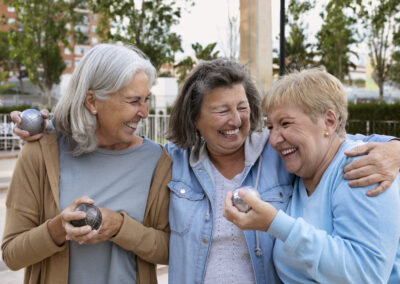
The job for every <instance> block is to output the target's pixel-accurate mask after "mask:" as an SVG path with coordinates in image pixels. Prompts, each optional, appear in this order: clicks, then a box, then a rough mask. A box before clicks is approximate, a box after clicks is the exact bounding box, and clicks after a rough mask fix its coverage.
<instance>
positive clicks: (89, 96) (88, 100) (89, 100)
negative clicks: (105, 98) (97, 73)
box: [85, 90, 97, 115]
mask: <svg viewBox="0 0 400 284" xmlns="http://www.w3.org/2000/svg"><path fill="white" fill-rule="evenodd" d="M96 101H97V98H96V95H95V94H94V92H93V91H92V90H89V91H87V93H86V97H85V106H86V108H87V109H88V110H89V111H90V112H91V113H92V114H93V115H95V114H97V108H96Z"/></svg>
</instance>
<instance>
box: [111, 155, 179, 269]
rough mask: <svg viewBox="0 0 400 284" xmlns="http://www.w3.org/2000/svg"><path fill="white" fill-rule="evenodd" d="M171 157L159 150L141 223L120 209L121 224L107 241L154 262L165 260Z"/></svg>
mask: <svg viewBox="0 0 400 284" xmlns="http://www.w3.org/2000/svg"><path fill="white" fill-rule="evenodd" d="M170 179H171V158H170V157H169V156H168V155H167V154H166V152H165V150H163V154H162V156H161V158H160V160H159V162H158V165H157V167H156V170H155V174H154V177H153V182H152V185H151V188H150V192H149V197H148V200H147V206H146V211H145V216H144V220H143V224H141V223H140V222H138V221H136V220H135V219H133V218H131V217H130V216H128V215H127V214H126V213H125V212H121V214H122V215H123V217H124V220H123V223H122V226H121V228H120V230H119V232H118V233H117V235H115V236H114V237H113V238H112V239H111V241H113V242H114V243H116V244H117V245H119V246H121V247H122V248H124V249H126V250H130V251H132V252H134V253H135V254H136V255H137V256H138V257H140V258H141V259H143V260H145V261H147V262H150V263H154V264H167V263H168V252H169V235H170V228H169V222H168V210H169V189H168V186H167V185H168V182H169V181H170Z"/></svg>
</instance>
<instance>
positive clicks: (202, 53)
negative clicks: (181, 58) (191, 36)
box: [192, 42, 219, 61]
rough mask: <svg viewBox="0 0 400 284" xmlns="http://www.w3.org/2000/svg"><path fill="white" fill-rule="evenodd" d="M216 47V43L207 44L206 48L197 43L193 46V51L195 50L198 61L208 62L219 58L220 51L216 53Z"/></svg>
mask: <svg viewBox="0 0 400 284" xmlns="http://www.w3.org/2000/svg"><path fill="white" fill-rule="evenodd" d="M216 46H217V43H216V42H213V43H210V44H207V45H206V46H205V47H203V46H202V45H201V44H200V43H198V42H196V43H194V44H192V49H193V50H194V53H195V56H196V58H197V59H198V60H204V61H208V60H214V59H217V58H218V53H219V51H214V49H215V47H216Z"/></svg>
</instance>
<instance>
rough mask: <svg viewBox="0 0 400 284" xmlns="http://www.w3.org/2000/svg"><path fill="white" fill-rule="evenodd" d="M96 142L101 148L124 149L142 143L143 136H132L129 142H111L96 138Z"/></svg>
mask: <svg viewBox="0 0 400 284" xmlns="http://www.w3.org/2000/svg"><path fill="white" fill-rule="evenodd" d="M97 139H98V140H97V141H98V144H97V146H98V147H99V148H102V149H107V150H124V149H128V148H132V147H135V146H138V145H141V144H142V143H143V138H142V137H140V136H136V135H135V137H134V139H132V141H131V142H130V143H113V142H111V143H110V142H108V141H104V140H102V139H99V138H97Z"/></svg>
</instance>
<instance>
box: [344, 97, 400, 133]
mask: <svg viewBox="0 0 400 284" xmlns="http://www.w3.org/2000/svg"><path fill="white" fill-rule="evenodd" d="M348 111H349V118H348V123H347V126H346V131H347V133H351V134H355V133H361V134H371V133H376V134H385V135H393V136H397V137H400V103H395V104H386V103H367V104H357V105H355V104H349V107H348ZM388 120H390V121H393V122H387V121H388ZM367 121H368V122H367Z"/></svg>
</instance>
